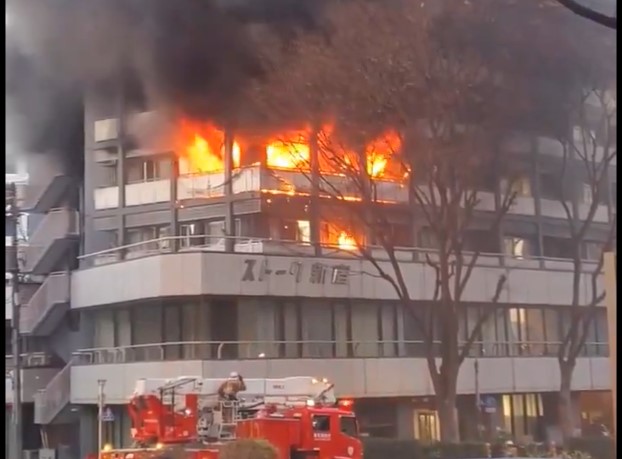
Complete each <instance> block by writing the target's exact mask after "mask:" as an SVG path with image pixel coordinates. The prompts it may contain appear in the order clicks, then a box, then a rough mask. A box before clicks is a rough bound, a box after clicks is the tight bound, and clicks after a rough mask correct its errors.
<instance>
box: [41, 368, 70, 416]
mask: <svg viewBox="0 0 622 459" xmlns="http://www.w3.org/2000/svg"><path fill="white" fill-rule="evenodd" d="M71 365H72V363H71V362H69V363H68V364H67V365H66V366H65V368H63V369H62V370H60V371H58V372H57V373H56V375H55V376H54V377H53V378H52V379H50V380H49V382H48V383H47V384H46V385H45V386H44V387H43V388H41V389H40V390H38V391H37V392H36V393H35V394H34V404H35V415H34V422H35V424H43V425H46V424H51V423H52V422H54V421H56V420H59V419H64V418H66V417H68V416H71V414H70V410H68V409H67V408H68V405H69V401H70V398H71V397H70V394H71Z"/></svg>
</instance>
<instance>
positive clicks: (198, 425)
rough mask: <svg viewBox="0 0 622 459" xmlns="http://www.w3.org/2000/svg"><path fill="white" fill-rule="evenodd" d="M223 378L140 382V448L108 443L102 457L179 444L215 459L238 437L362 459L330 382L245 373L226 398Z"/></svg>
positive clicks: (285, 455)
mask: <svg viewBox="0 0 622 459" xmlns="http://www.w3.org/2000/svg"><path fill="white" fill-rule="evenodd" d="M222 383H223V380H217V379H203V378H200V377H180V378H176V379H170V380H166V379H141V380H139V381H138V382H137V384H136V390H135V392H134V394H133V395H132V397H131V399H130V402H129V406H128V408H129V413H130V417H131V419H132V432H131V433H132V438H133V440H134V442H135V445H136V446H137V448H133V449H123V450H121V449H117V450H115V449H111V448H110V447H105V448H104V449H103V450H102V452H101V459H147V458H156V457H160V456H162V457H165V456H164V453H165V452H166V451H167V450H170V449H175V450H179V449H182V450H183V455H184V457H185V458H187V459H218V455H219V450H220V448H221V447H222V445H224V444H225V443H226V442H228V441H232V440H235V439H240V438H256V439H264V440H267V441H269V442H270V443H271V444H272V445H273V446H274V447H275V448H276V449H277V451H278V453H279V459H307V458H314V459H362V445H361V442H360V441H359V440H358V438H357V437H358V426H357V422H356V418H355V417H354V414H353V413H352V410H351V402H350V401H342V402H341V403H337V400H336V398H335V393H334V390H333V384H331V383H329V382H328V381H327V380H325V379H316V378H311V377H295V378H283V379H247V380H245V381H244V383H245V388H244V390H241V391H240V392H239V393H237V394H235V395H234V396H233V397H231V398H229V399H225V398H223V396H222V395H223V394H222V391H220V390H219V389H220V388H221V386H222ZM219 392H220V394H219Z"/></svg>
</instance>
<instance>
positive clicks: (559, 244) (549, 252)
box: [542, 236, 575, 258]
mask: <svg viewBox="0 0 622 459" xmlns="http://www.w3.org/2000/svg"><path fill="white" fill-rule="evenodd" d="M542 244H543V247H542V255H543V256H545V257H549V258H572V257H573V253H574V251H575V248H574V247H573V244H572V241H571V240H570V239H568V238H561V237H552V236H544V238H543V241H542Z"/></svg>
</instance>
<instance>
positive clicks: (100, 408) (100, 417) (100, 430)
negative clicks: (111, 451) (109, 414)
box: [97, 379, 106, 459]
mask: <svg viewBox="0 0 622 459" xmlns="http://www.w3.org/2000/svg"><path fill="white" fill-rule="evenodd" d="M97 386H98V389H99V391H98V394H97V457H98V458H99V459H102V450H103V449H104V404H105V402H106V400H105V398H104V397H105V395H104V388H105V387H106V380H105V379H98V380H97Z"/></svg>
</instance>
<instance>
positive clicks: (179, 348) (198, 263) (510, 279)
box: [24, 95, 616, 455]
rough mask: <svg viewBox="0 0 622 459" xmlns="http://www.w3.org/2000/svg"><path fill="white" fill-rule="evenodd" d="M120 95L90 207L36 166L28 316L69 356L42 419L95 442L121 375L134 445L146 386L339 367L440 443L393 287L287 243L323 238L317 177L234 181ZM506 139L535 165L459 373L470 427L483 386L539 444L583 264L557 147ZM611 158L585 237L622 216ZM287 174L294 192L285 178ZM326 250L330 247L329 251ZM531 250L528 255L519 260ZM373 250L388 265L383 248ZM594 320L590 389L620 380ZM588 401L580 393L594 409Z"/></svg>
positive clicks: (357, 266) (93, 162) (504, 414)
mask: <svg viewBox="0 0 622 459" xmlns="http://www.w3.org/2000/svg"><path fill="white" fill-rule="evenodd" d="M121 102H122V101H121V100H109V101H102V100H98V99H97V98H96V97H95V96H94V95H89V97H88V100H87V103H86V110H85V145H84V155H85V161H84V177H83V181H82V183H80V197H79V199H78V198H76V196H75V186H73V188H72V186H70V185H71V184H72V183H74V185H75V180H74V178H72V179H71V180H70V181H68V182H66V181H65V180H64V179H63V178H64V176H65V175H66V174H64V173H63V171H62V170H58V169H54V168H48V167H47V166H46V167H39V168H38V172H39V180H41V183H43V185H42V186H41V187H39V189H38V192H37V193H34V194H32V195H31V198H30V201H29V204H30V206H31V207H32V208H33V209H34V210H35V211H36V213H39V214H40V215H42V220H41V223H40V225H38V226H39V228H38V231H37V232H36V233H35V234H34V235H33V238H34V241H35V242H36V244H35V247H36V251H34V252H33V253H34V255H33V256H32V257H31V258H30V259H29V260H28V263H29V269H30V270H31V272H33V273H35V274H36V275H38V276H41V284H40V289H39V290H38V292H36V293H35V294H34V296H33V298H32V299H31V300H30V301H29V302H28V304H27V306H26V311H29V312H27V313H26V314H25V316H26V317H30V319H31V323H30V324H31V327H30V328H29V330H30V331H31V332H30V335H32V336H31V340H33V342H37V343H40V345H41V346H42V347H44V348H45V349H46V350H50V351H53V353H54V355H55V357H57V358H58V361H57V362H59V363H58V364H57V365H56V366H55V370H54V374H53V376H51V377H49V378H48V379H47V380H45V381H46V384H45V387H42V388H43V389H44V390H42V391H39V392H37V393H36V394H34V395H32V399H33V400H34V415H33V416H34V421H35V422H36V423H37V425H40V426H42V428H43V429H44V430H48V431H51V430H53V429H54V428H55V426H56V427H57V426H59V425H65V426H69V427H67V429H69V430H71V429H75V428H77V426H78V425H79V426H80V427H79V429H78V430H79V432H80V440H79V443H80V444H79V445H76V446H75V448H76V451H77V450H79V452H80V454H82V455H83V454H85V453H87V452H93V448H94V443H95V438H96V434H95V431H94V424H95V419H96V417H95V416H96V415H95V411H94V405H95V403H96V401H97V380H98V379H105V380H106V389H105V392H106V400H107V404H109V405H110V406H111V407H112V408H113V409H114V413H115V421H114V422H113V423H112V424H111V426H110V434H109V435H110V439H111V441H114V442H117V443H119V444H123V445H124V446H126V445H128V443H129V436H128V434H129V427H130V426H129V424H128V422H129V421H128V419H127V417H126V416H125V415H124V414H123V411H122V405H123V404H124V403H125V402H126V401H127V399H128V397H129V396H130V394H131V393H132V391H133V387H134V383H135V382H136V380H137V379H138V378H144V377H176V376H181V375H199V376H203V377H214V378H217V377H221V376H223V375H226V374H228V372H230V371H232V370H235V371H238V372H240V373H242V374H243V375H244V376H248V377H262V376H265V377H285V376H295V375H312V376H318V377H328V378H330V379H331V380H333V381H335V382H336V384H337V392H338V395H340V396H343V397H354V398H356V403H357V409H360V413H361V414H360V416H362V418H363V419H365V423H366V424H365V425H366V426H367V427H368V429H369V432H372V433H373V434H374V435H385V436H399V437H402V438H407V437H412V436H416V437H418V438H424V437H426V435H428V434H429V435H432V436H434V435H436V433H435V432H432V433H430V432H428V433H425V434H424V433H423V430H422V429H424V427H423V426H424V424H425V425H427V424H426V422H427V421H425V422H424V421H421V422H420V420H426V419H427V420H430V419H436V418H435V416H436V413H435V407H434V405H433V403H432V402H431V400H432V395H433V390H432V385H431V382H430V378H429V375H428V369H427V364H426V359H425V356H424V355H423V353H422V350H421V338H420V337H418V336H416V333H415V332H414V331H413V326H412V323H411V322H409V319H408V314H407V313H406V312H405V311H404V310H403V308H402V307H401V306H400V305H399V302H398V301H397V296H396V292H395V291H394V290H393V288H392V287H391V285H390V284H389V283H388V282H386V281H385V280H382V279H378V275H377V270H376V268H375V267H374V266H372V264H371V263H369V262H367V261H363V260H361V259H360V258H359V257H356V256H354V255H352V254H348V253H345V252H344V251H342V250H341V251H340V250H335V249H334V247H330V246H327V245H326V244H322V242H323V241H322V240H314V241H311V242H310V241H308V240H294V241H292V240H291V239H290V238H288V237H286V236H287V235H288V234H289V233H287V231H288V230H289V227H288V226H289V225H291V224H292V222H293V223H296V222H300V221H302V222H303V223H305V224H307V223H308V225H309V226H310V227H311V233H317V232H318V231H319V230H318V228H319V227H321V224H322V223H323V222H322V221H320V220H321V219H320V218H319V217H318V218H315V217H313V216H311V217H309V216H308V213H307V207H308V204H309V202H310V201H309V199H310V198H309V197H308V196H307V194H305V193H308V192H310V191H312V190H310V188H309V184H308V182H305V180H306V178H305V177H303V176H302V175H301V174H298V173H296V172H295V171H291V170H289V171H285V170H276V169H274V168H272V169H271V168H270V167H268V166H267V165H266V163H265V160H261V161H259V163H258V164H254V163H253V164H247V165H242V166H241V167H240V168H239V169H238V170H237V171H236V172H235V173H234V171H233V167H232V165H231V163H232V159H231V158H229V159H226V158H225V161H224V164H225V166H224V170H223V171H218V172H213V173H204V174H182V173H180V172H179V170H178V169H179V164H178V160H177V157H176V156H175V155H174V154H172V153H170V152H171V149H170V148H168V147H166V146H163V145H162V144H161V143H157V142H154V144H156V143H157V144H158V145H157V146H154V145H148V144H143V145H141V144H140V143H139V142H138V141H137V139H138V138H144V137H145V133H147V134H148V135H147V137H148V136H149V135H155V134H154V133H157V132H159V131H165V130H166V129H168V128H169V127H170V126H167V123H168V120H166V119H164V118H162V117H159V114H158V113H155V112H144V113H138V114H137V113H130V112H129V111H127V110H125V109H124V108H123V104H122V103H121ZM137 130H138V131H140V133H141V134H140V135H137V134H136V132H137ZM149 133H151V134H149ZM233 135H234V137H235V133H233ZM502 147H503V148H506V149H507V150H508V152H510V153H511V154H512V155H513V156H512V158H513V160H515V161H516V162H517V163H520V164H522V165H523V166H524V170H525V173H524V177H522V179H523V182H522V186H521V188H520V190H521V192H520V194H519V196H518V197H517V200H516V203H515V205H514V206H513V207H512V209H511V210H510V212H509V214H508V215H507V216H506V217H505V218H504V221H503V225H502V228H501V230H500V234H499V237H498V240H497V241H496V242H498V244H497V247H496V248H495V249H494V250H492V252H490V251H486V250H483V249H482V248H481V246H476V247H474V250H476V251H480V250H481V251H482V252H485V253H482V255H481V256H480V257H479V259H478V261H477V264H476V267H475V269H474V271H473V274H472V278H471V279H470V281H469V283H468V284H467V288H466V291H465V294H464V300H465V302H468V303H469V307H467V308H466V309H465V313H464V314H465V317H464V318H463V319H462V318H461V322H460V324H461V325H460V326H461V327H462V328H461V333H463V336H464V337H466V334H467V333H468V330H469V327H470V326H471V325H472V320H473V319H472V317H471V313H472V312H473V314H477V313H478V312H477V311H478V310H479V309H478V308H480V307H481V306H482V305H485V304H486V303H488V302H489V301H490V298H491V297H492V296H493V294H494V290H495V287H496V284H497V280H498V279H499V277H500V276H501V275H504V276H506V277H507V282H506V284H505V286H504V289H503V292H502V294H501V297H500V300H499V303H500V304H499V311H500V312H499V317H496V316H495V318H494V319H491V321H490V323H487V325H486V327H485V330H483V332H482V339H481V342H478V343H476V349H474V352H473V355H471V356H469V358H467V359H466V361H465V362H464V364H463V366H462V368H461V371H460V376H459V383H458V392H459V394H460V397H459V405H460V406H459V407H458V411H459V415H460V416H461V417H462V418H465V417H467V418H468V417H469V416H472V415H473V413H472V410H473V406H474V403H473V402H474V394H475V386H476V384H477V385H478V386H479V391H480V394H483V395H486V396H490V397H492V398H494V399H495V400H497V403H498V404H499V406H498V408H497V411H496V414H495V416H494V417H495V418H498V420H497V421H495V422H497V424H498V425H499V426H500V427H502V428H506V429H510V430H512V432H513V433H515V434H516V435H517V436H527V435H531V436H534V437H542V434H541V433H540V432H536V431H535V428H534V427H533V426H532V424H530V423H531V421H532V418H533V419H539V418H546V424H547V426H549V427H551V428H554V425H555V419H554V418H555V416H556V415H555V414H553V412H554V411H555V392H556V391H558V389H559V382H560V381H559V368H558V364H557V360H556V357H555V356H556V350H557V349H558V346H559V342H560V341H561V340H562V336H561V331H560V330H561V329H562V328H563V327H564V326H565V325H564V324H567V323H568V320H569V317H570V314H571V312H572V311H570V307H569V303H570V301H571V292H572V288H571V286H572V278H573V274H572V269H573V265H572V262H571V260H570V259H569V257H568V256H567V254H565V253H564V244H563V243H564V241H565V240H567V238H568V226H567V222H566V221H565V218H564V216H565V213H564V210H563V206H562V205H561V204H560V202H559V201H557V200H556V199H555V198H554V197H553V196H551V194H550V190H547V188H546V186H547V184H548V182H549V181H550V180H552V178H555V177H557V176H558V175H559V174H558V170H559V167H560V152H561V144H559V142H557V141H555V140H552V139H548V138H545V137H532V136H526V135H517V136H516V137H515V138H513V139H509V140H508V142H507V143H505V144H504V145H503V146H502ZM572 167H574V170H575V172H576V175H574V178H575V179H576V180H569V182H570V183H569V184H568V186H569V189H571V191H572V192H571V193H569V196H570V197H571V203H570V205H571V207H572V208H573V209H575V210H576V212H577V215H584V214H585V212H586V210H585V209H586V208H587V206H589V204H590V199H592V198H590V197H589V196H586V195H585V193H584V191H585V190H584V188H585V187H584V181H583V180H582V179H581V174H580V167H581V165H580V163H579V162H578V161H573V162H572ZM615 169H616V166H615V162H614V163H613V164H612V166H611V168H610V171H609V172H608V178H607V190H605V191H604V193H603V196H602V197H600V198H598V199H601V201H602V202H600V203H599V205H598V206H597V209H596V212H595V217H594V224H593V225H592V227H591V228H590V230H589V233H588V235H587V236H586V241H587V242H590V243H592V245H594V244H599V243H601V242H602V240H604V238H605V236H606V234H607V229H608V226H609V224H610V222H611V221H612V216H613V214H614V212H615V211H616V205H615V199H614V198H615V192H614V191H612V190H615V176H616V174H615ZM43 171H47V175H46V174H45V173H44V172H43ZM41 174H43V175H41ZM283 182H287V183H288V184H289V185H290V187H291V188H292V190H293V191H292V190H289V191H284V190H283V189H281V188H282V185H281V184H282V183H283ZM379 182H380V183H379V185H378V189H379V193H380V194H381V195H382V197H383V199H385V200H386V201H387V202H389V203H390V205H388V206H387V208H390V209H391V211H392V212H394V213H393V214H392V215H391V219H392V221H395V225H396V227H398V226H399V227H403V228H406V229H405V233H407V234H408V237H407V238H406V239H408V243H407V244H406V246H407V247H410V248H404V249H403V250H400V251H398V253H397V256H398V258H399V263H400V266H401V269H402V272H403V273H404V275H405V278H406V279H405V280H406V282H407V283H408V285H409V290H410V292H411V294H412V297H413V300H414V301H415V302H416V303H417V305H418V306H419V305H420V306H421V308H422V310H423V309H424V308H426V307H430V304H429V303H430V298H431V297H432V294H433V290H434V273H433V271H432V269H431V268H430V267H429V266H427V265H426V262H425V260H426V255H427V256H431V257H434V256H435V255H434V250H433V249H432V248H430V246H429V244H427V243H426V242H425V237H424V236H425V231H424V230H425V229H426V228H424V227H423V225H422V223H421V221H422V219H421V217H420V216H418V215H417V214H416V211H414V210H413V209H412V206H409V205H408V196H407V193H406V194H405V193H404V187H400V186H399V185H397V184H395V183H392V182H389V181H384V182H382V181H379ZM223 183H224V184H228V185H227V186H225V185H223ZM499 186H500V182H499V180H498V183H497V185H496V188H497V191H496V192H491V191H482V192H481V194H480V204H479V207H478V209H477V211H478V216H480V218H481V219H482V221H483V220H485V219H486V218H487V215H488V214H487V213H490V211H491V210H494V208H495V206H496V202H498V199H499V196H498V194H499V193H498V188H499ZM72 190H73V191H72ZM480 214H481V215H480ZM305 228H306V226H305ZM488 236H489V235H488ZM480 237H481V235H480ZM193 238H196V239H193ZM485 238H486V236H484V239H485ZM194 240H199V242H200V243H198V244H194V242H193V241H194ZM480 242H481V241H480ZM487 242H490V241H484V243H487ZM313 243H317V244H318V245H321V247H320V249H319V253H318V250H316V248H315V247H313ZM517 243H518V244H519V245H520V247H524V248H525V250H524V252H522V251H521V252H520V253H518V252H515V251H514V249H513V248H512V247H514V246H515V245H516V244H517ZM474 244H475V243H474ZM584 249H585V250H584V254H583V256H582V258H584V263H583V269H584V274H583V275H582V278H581V287H580V292H581V296H582V298H581V300H582V302H587V299H588V297H589V295H590V294H591V290H590V289H591V276H590V272H591V270H593V269H594V268H595V267H596V258H597V257H596V256H595V255H594V250H593V247H592V246H590V245H589V244H586V246H585V248H584ZM373 250H374V256H375V258H376V259H377V260H380V261H379V263H380V266H381V267H383V268H385V269H388V270H389V272H391V269H390V268H389V266H390V265H389V263H388V261H387V259H386V254H385V253H383V252H382V251H381V250H379V249H373ZM521 250H522V249H521ZM602 285H603V280H602V276H600V277H599V278H598V279H597V286H598V288H602ZM597 311H598V312H597V314H596V316H597V317H596V319H595V321H594V325H593V328H592V329H591V331H590V334H589V337H588V339H587V340H586V345H585V349H584V351H583V352H582V354H581V357H580V358H579V362H578V364H577V368H576V371H575V377H574V380H573V391H574V393H575V394H574V395H575V396H576V398H577V400H579V398H580V395H581V394H583V393H600V392H603V391H607V390H609V389H610V380H611V378H610V373H609V367H608V361H607V355H608V346H607V340H608V337H607V322H606V315H605V308H604V303H603V304H599V305H597ZM463 339H464V338H463ZM476 360H477V362H478V365H479V373H477V374H476V372H475V370H474V362H475V361H476ZM387 375H391V377H389V378H387ZM37 387H38V386H37ZM24 397H25V399H26V400H25V401H27V402H28V401H29V400H30V398H29V397H30V396H26V395H24ZM470 400H471V401H470ZM374 403H379V404H382V403H384V404H385V405H387V406H389V405H390V406H391V407H392V408H391V409H390V411H391V412H390V413H388V414H387V419H389V418H390V421H386V424H387V425H389V424H391V425H392V426H394V427H392V428H391V429H388V430H386V429H385V430H383V429H384V427H381V426H378V425H375V424H374V422H376V421H377V419H374V416H375V417H376V418H378V419H379V418H381V417H382V416H384V415H383V414H382V410H381V409H380V408H378V406H380V405H374ZM358 404H360V406H359V405H358ZM519 405H520V406H521V407H522V408H520V409H519V408H518V406H519ZM366 410H367V411H366ZM521 410H522V411H521ZM530 410H531V411H530ZM585 410H586V409H584V408H582V407H581V405H580V403H579V401H577V417H578V418H580V417H581V415H582V414H584V413H585V412H587V411H585ZM366 412H369V413H375V414H374V416H372V415H366V414H365V413H366ZM517 413H531V414H529V415H527V414H520V415H519V414H517ZM520 416H522V417H520ZM519 417H520V421H516V420H515V418H516V419H518V418H519ZM510 418H511V419H512V421H511V422H510V421H508V419H510ZM491 422H492V421H491ZM463 424H465V427H464V428H462V427H461V431H462V432H463V434H464V435H465V436H467V435H470V433H471V432H470V430H469V428H468V425H466V424H468V422H467V423H463ZM518 424H520V426H522V427H517V425H518ZM551 435H553V434H551ZM426 438H427V437H426Z"/></svg>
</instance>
